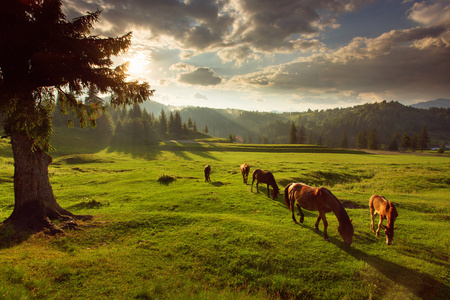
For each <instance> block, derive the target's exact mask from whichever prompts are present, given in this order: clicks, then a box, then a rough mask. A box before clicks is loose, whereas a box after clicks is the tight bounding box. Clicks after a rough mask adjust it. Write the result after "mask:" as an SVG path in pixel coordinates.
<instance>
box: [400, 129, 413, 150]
mask: <svg viewBox="0 0 450 300" xmlns="http://www.w3.org/2000/svg"><path fill="white" fill-rule="evenodd" d="M400 146H401V147H402V148H403V149H404V150H406V149H408V148H409V147H410V146H411V139H410V138H409V136H408V134H407V133H406V132H405V133H404V134H403V136H402V143H401V145H400Z"/></svg>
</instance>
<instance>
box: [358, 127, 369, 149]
mask: <svg viewBox="0 0 450 300" xmlns="http://www.w3.org/2000/svg"><path fill="white" fill-rule="evenodd" d="M366 147H367V132H366V130H365V129H363V130H361V131H360V132H359V133H358V135H357V136H356V148H358V149H365V148H366Z"/></svg>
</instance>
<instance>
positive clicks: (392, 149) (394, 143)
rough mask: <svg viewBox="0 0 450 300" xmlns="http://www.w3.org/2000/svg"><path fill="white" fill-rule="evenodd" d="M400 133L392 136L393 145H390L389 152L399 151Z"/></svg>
mask: <svg viewBox="0 0 450 300" xmlns="http://www.w3.org/2000/svg"><path fill="white" fill-rule="evenodd" d="M397 140H398V133H397V132H395V133H394V135H393V136H392V140H391V143H390V144H389V147H388V150H389V151H398V143H397Z"/></svg>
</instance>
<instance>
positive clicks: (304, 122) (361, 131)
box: [53, 99, 450, 151]
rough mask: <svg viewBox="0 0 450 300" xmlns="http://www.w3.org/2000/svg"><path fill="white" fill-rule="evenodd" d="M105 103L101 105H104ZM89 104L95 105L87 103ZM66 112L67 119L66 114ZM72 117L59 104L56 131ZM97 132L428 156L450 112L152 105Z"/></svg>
mask: <svg viewBox="0 0 450 300" xmlns="http://www.w3.org/2000/svg"><path fill="white" fill-rule="evenodd" d="M98 101H100V100H98ZM85 102H86V103H88V104H89V103H91V102H93V103H94V104H95V101H93V100H92V99H91V100H88V99H86V100H85ZM61 110H62V111H63V113H66V114H60V113H59V112H61ZM72 119H75V118H74V116H73V115H72V113H70V112H65V111H64V109H63V108H62V107H61V106H60V105H59V104H58V103H57V105H56V108H55V110H54V114H53V122H54V125H55V126H67V125H69V126H73V125H74V123H73V121H72ZM87 130H93V132H94V134H98V135H100V136H102V137H105V138H114V139H116V140H118V141H124V142H131V141H135V142H143V143H156V142H158V141H162V140H167V139H194V138H202V137H206V136H214V137H219V138H223V139H226V140H228V141H229V142H238V143H248V144H289V143H291V144H292V143H294V144H295V143H297V144H316V145H323V146H328V147H339V148H359V149H374V150H376V149H381V150H391V151H397V150H406V149H411V150H424V149H428V148H430V147H433V148H435V147H440V146H444V145H445V144H446V143H448V142H449V141H450V109H449V108H435V107H432V108H429V109H419V108H414V107H410V106H405V105H403V104H401V103H399V102H396V101H390V102H388V101H382V102H376V103H372V104H363V105H358V106H354V107H350V108H335V109H327V110H315V111H312V110H308V111H306V112H297V113H281V114H280V113H268V112H257V111H244V110H237V109H212V108H206V107H185V108H181V109H178V110H177V109H173V108H171V107H168V106H165V105H162V104H160V103H157V102H154V101H149V103H145V104H144V105H134V106H132V107H130V108H128V109H127V108H126V107H124V108H119V109H116V110H114V109H112V108H107V109H106V110H105V111H104V112H103V113H102V114H101V115H99V116H98V119H97V127H96V128H95V129H87Z"/></svg>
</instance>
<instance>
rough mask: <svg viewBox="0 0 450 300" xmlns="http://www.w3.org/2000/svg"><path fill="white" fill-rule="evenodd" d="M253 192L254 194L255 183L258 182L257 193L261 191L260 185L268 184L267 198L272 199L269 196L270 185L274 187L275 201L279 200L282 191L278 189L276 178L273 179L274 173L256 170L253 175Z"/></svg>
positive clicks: (273, 195)
mask: <svg viewBox="0 0 450 300" xmlns="http://www.w3.org/2000/svg"><path fill="white" fill-rule="evenodd" d="M252 178H253V180H252V189H251V190H252V192H253V182H255V180H256V191H257V192H258V193H259V189H258V184H259V183H260V182H262V183H267V197H269V198H270V195H269V185H271V186H272V197H273V199H275V198H277V196H278V192H279V191H280V189H279V188H278V185H277V183H276V181H275V178H274V177H273V175H272V173H270V172H269V171H263V170H260V169H256V170H255V171H253V173H252Z"/></svg>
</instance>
